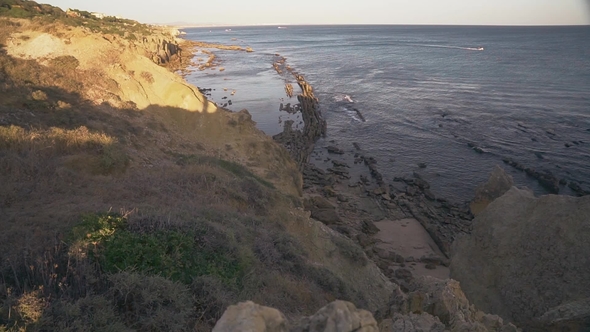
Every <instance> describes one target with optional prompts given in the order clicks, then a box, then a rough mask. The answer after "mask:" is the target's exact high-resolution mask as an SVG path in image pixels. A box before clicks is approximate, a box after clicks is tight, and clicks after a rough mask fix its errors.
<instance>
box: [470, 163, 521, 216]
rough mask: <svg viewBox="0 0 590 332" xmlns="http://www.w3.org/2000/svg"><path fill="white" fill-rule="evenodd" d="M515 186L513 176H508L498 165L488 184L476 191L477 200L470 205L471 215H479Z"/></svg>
mask: <svg viewBox="0 0 590 332" xmlns="http://www.w3.org/2000/svg"><path fill="white" fill-rule="evenodd" d="M513 185H514V181H513V180H512V176H510V175H508V174H506V172H504V170H503V169H502V167H500V166H497V165H496V167H495V168H494V170H493V171H492V174H490V178H489V179H488V182H486V183H484V184H482V185H481V186H479V187H478V188H477V189H476V191H475V198H474V199H473V201H472V202H471V204H470V208H471V213H473V214H474V215H477V214H478V213H480V212H481V211H482V210H483V209H485V208H486V207H487V206H488V205H489V204H490V203H491V202H492V201H493V200H495V199H496V198H498V197H500V196H502V195H504V194H505V193H506V192H507V191H508V190H510V188H512V186H513Z"/></svg>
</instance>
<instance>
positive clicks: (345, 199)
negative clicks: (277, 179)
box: [204, 43, 473, 285]
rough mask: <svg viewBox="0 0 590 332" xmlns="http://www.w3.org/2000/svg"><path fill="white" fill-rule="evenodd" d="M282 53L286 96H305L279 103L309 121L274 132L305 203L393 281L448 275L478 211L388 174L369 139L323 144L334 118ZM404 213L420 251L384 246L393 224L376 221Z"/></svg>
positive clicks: (417, 180) (278, 63)
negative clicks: (365, 144)
mask: <svg viewBox="0 0 590 332" xmlns="http://www.w3.org/2000/svg"><path fill="white" fill-rule="evenodd" d="M204 45H207V44H206V43H205V44H204ZM275 59H276V60H275V61H274V63H273V64H272V67H273V68H274V69H275V71H276V73H277V75H279V77H281V78H283V79H284V82H285V92H284V93H285V95H286V96H289V94H290V93H292V94H295V95H297V98H298V101H299V104H297V105H292V106H291V105H287V106H284V105H283V104H281V107H280V109H281V110H282V111H285V112H288V113H300V114H301V115H302V119H303V122H304V127H303V128H299V129H294V128H293V127H292V126H293V121H291V120H288V121H285V123H284V128H283V132H281V133H279V134H277V135H274V136H273V139H274V140H275V141H276V142H278V143H280V144H281V145H283V146H284V147H285V148H286V149H287V151H289V153H290V155H291V157H292V158H293V160H295V161H296V163H297V164H298V166H299V169H300V171H301V172H302V175H303V181H304V185H303V189H304V191H303V193H304V195H303V198H304V205H305V208H306V210H309V211H310V212H311V216H312V217H313V218H316V219H317V220H319V221H321V222H323V223H325V224H326V225H327V226H329V227H330V228H332V229H334V230H336V231H338V232H339V233H341V234H343V235H345V236H347V237H348V238H350V239H351V240H353V241H354V242H356V243H357V244H358V245H360V246H361V247H362V248H363V250H364V251H365V253H366V254H367V255H368V256H369V257H371V259H373V260H374V261H375V263H376V264H377V265H378V266H379V267H380V268H381V270H382V272H383V273H384V274H385V275H387V276H388V277H389V278H390V279H391V280H392V281H393V282H396V283H401V284H403V285H409V282H411V280H413V279H414V277H419V276H423V275H432V276H438V277H442V276H446V277H448V274H449V272H448V264H449V261H448V258H449V257H450V247H451V244H452V242H453V241H454V239H455V238H456V236H458V235H459V234H463V233H469V231H470V221H471V220H472V219H473V215H472V214H471V212H470V211H469V207H468V206H467V205H466V204H462V205H457V204H453V203H449V202H447V201H446V200H445V199H444V198H440V197H439V198H437V197H434V195H433V194H432V192H430V190H429V188H430V185H429V184H428V183H427V182H426V181H425V180H424V179H423V178H422V177H421V176H420V174H419V173H416V172H415V173H414V176H413V178H395V179H384V177H383V176H382V174H381V173H380V172H379V166H378V161H377V160H376V159H375V158H373V157H371V156H368V155H365V152H363V150H362V148H361V146H362V142H360V144H359V143H355V144H354V146H352V147H339V144H338V142H336V141H330V142H331V145H330V146H328V147H327V148H326V149H325V148H318V147H316V146H315V143H316V141H317V140H318V139H320V138H321V137H325V134H326V128H327V126H329V124H327V123H326V121H325V120H324V119H323V116H322V114H321V109H320V106H319V101H318V99H317V98H316V96H315V94H314V92H313V88H312V87H311V86H310V85H309V83H307V82H306V81H305V78H304V77H303V75H301V74H300V73H299V72H297V71H296V69H294V68H292V67H290V66H289V64H288V63H287V61H286V59H285V58H284V57H282V56H281V55H280V54H275ZM227 66H229V67H231V64H226V67H227ZM285 75H286V76H285ZM290 78H291V79H292V78H294V79H295V81H296V82H297V85H298V88H299V89H298V91H295V92H294V91H293V89H292V86H291V84H290V83H288V82H289V81H290ZM314 160H322V161H330V162H331V163H332V165H333V167H328V168H322V167H318V166H316V165H315V164H314ZM402 220H406V221H407V222H408V223H407V224H406V223H404V225H403V226H402V227H401V228H400V230H401V232H402V233H403V232H404V231H405V230H406V229H407V230H409V232H413V233H412V234H416V232H418V233H420V234H421V232H424V234H425V235H423V236H421V237H419V240H418V241H420V242H419V243H411V242H408V241H405V242H402V243H397V244H398V245H399V246H402V247H418V248H420V249H418V250H417V251H416V252H414V253H413V254H414V255H417V254H419V256H418V257H413V256H411V253H410V254H407V253H404V252H403V250H402V251H400V253H402V254H406V256H405V257H404V256H402V255H400V254H399V253H398V252H396V251H395V250H385V252H384V249H383V248H384V246H385V247H387V245H386V244H384V243H385V242H386V241H384V239H385V240H387V237H388V236H387V235H384V234H386V233H387V231H380V229H379V227H378V226H376V225H377V224H378V225H379V226H381V227H384V228H387V227H389V226H388V225H389V224H396V223H399V222H400V221H402ZM414 223H415V224H414ZM408 226H409V227H408ZM406 227H408V228H406ZM414 239H416V237H414ZM436 269H438V270H436ZM435 270H436V271H435ZM396 271H398V272H396ZM400 271H402V272H400ZM414 274H415V275H414ZM400 275H403V279H400V278H399V276H400ZM396 276H397V277H396Z"/></svg>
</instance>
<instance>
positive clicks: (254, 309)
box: [213, 301, 288, 332]
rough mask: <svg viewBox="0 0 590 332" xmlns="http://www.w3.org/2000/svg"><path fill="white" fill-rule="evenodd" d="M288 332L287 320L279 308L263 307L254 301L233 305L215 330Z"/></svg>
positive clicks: (218, 331)
mask: <svg viewBox="0 0 590 332" xmlns="http://www.w3.org/2000/svg"><path fill="white" fill-rule="evenodd" d="M229 331H232V332H233V331H236V332H237V331H243V332H286V331H288V330H287V321H286V319H285V316H284V315H283V314H282V313H281V312H280V311H278V310H277V309H273V308H269V307H263V306H261V305H258V304H256V303H254V302H251V301H248V302H242V303H239V304H237V305H232V306H230V307H229V308H227V310H225V312H224V313H223V316H221V318H220V319H219V321H218V322H217V324H215V327H214V328H213V332H229Z"/></svg>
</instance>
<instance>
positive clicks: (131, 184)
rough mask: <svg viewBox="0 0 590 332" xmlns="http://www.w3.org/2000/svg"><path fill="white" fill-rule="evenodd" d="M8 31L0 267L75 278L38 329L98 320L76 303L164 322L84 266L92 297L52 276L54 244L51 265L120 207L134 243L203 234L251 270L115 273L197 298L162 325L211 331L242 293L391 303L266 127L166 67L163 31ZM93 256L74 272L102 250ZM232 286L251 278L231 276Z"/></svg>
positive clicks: (290, 310) (0, 68)
mask: <svg viewBox="0 0 590 332" xmlns="http://www.w3.org/2000/svg"><path fill="white" fill-rule="evenodd" d="M0 24H8V25H9V26H10V27H11V29H10V30H2V31H0V44H1V45H4V46H5V47H2V49H1V50H0V97H2V98H0V101H1V105H0V135H2V136H1V137H2V140H0V155H2V159H1V160H0V167H1V168H2V170H3V172H1V173H0V182H1V183H2V184H3V186H2V187H1V188H0V217H1V218H0V228H1V229H2V230H3V232H1V233H0V252H2V255H3V256H2V259H1V260H0V270H1V271H2V273H4V271H13V270H11V269H14V271H15V272H14V271H13V272H14V273H17V274H18V275H19V276H20V275H21V274H22V278H25V279H27V283H28V284H30V285H33V286H32V287H37V288H39V287H41V288H43V286H46V285H44V284H43V283H44V282H45V281H46V280H53V279H51V278H59V279H60V280H68V281H67V285H66V284H64V286H63V287H62V289H65V290H66V291H67V292H68V294H70V295H71V294H74V293H75V294H74V295H72V297H69V298H67V299H66V298H65V297H61V295H60V294H62V293H59V292H62V290H54V289H49V288H48V287H44V288H43V289H44V290H47V294H45V293H43V292H36V293H34V294H35V295H34V296H38V299H39V301H45V302H43V303H45V304H46V306H48V307H50V308H52V309H51V310H46V311H45V312H44V313H39V316H40V317H42V316H44V315H45V317H44V319H43V320H40V321H39V322H38V323H37V324H38V326H43V328H45V329H48V330H52V329H53V330H59V329H62V328H66V327H69V326H70V325H68V324H74V325H76V324H77V325H76V326H86V327H87V328H90V327H91V326H93V324H96V322H94V321H93V320H92V318H89V317H84V315H83V313H81V312H78V313H79V314H80V315H81V316H80V315H78V316H76V317H71V316H68V315H66V314H64V312H62V311H60V310H61V309H60V308H64V306H65V307H67V306H70V305H74V306H77V305H78V303H80V305H85V306H88V307H89V308H92V309H91V310H99V311H100V310H102V309H104V310H105V312H107V313H108V314H109V315H110V316H109V317H110V318H109V319H108V322H106V323H105V324H107V325H108V324H111V325H112V326H118V327H121V326H124V325H125V324H128V325H129V326H131V325H133V324H136V323H138V322H139V321H142V322H153V320H150V319H147V320H146V319H142V318H141V317H138V316H133V315H128V314H129V312H127V311H125V310H126V309H127V308H122V307H117V306H116V303H117V302H116V294H118V293H116V292H115V291H114V290H113V289H110V288H109V287H111V285H110V284H109V285H102V284H101V285H97V284H89V283H86V282H85V281H83V280H98V279H100V278H103V277H104V276H102V275H100V271H98V272H97V271H94V272H93V271H89V270H84V271H81V270H80V271H76V275H80V276H83V277H82V279H83V280H82V281H81V282H80V283H79V284H76V287H77V288H76V290H78V289H82V290H83V292H84V294H86V293H85V292H88V293H92V294H96V297H92V299H83V298H81V297H80V296H81V295H80V294H81V293H76V292H75V291H74V290H72V288H68V287H70V285H71V283H70V281H71V280H70V279H68V278H70V277H72V275H63V273H70V272H71V270H69V271H65V272H64V271H61V270H60V271H53V272H55V273H53V272H51V275H49V276H48V275H43V273H44V272H45V270H43V269H41V268H40V266H41V265H42V264H44V262H43V259H41V257H46V256H44V255H47V252H46V248H58V249H55V251H51V253H50V254H51V255H53V256H51V257H52V258H51V259H53V260H54V261H55V262H59V264H57V263H56V265H52V266H59V267H61V266H62V264H61V262H62V261H66V262H67V261H68V259H69V258H70V256H68V255H70V254H71V252H70V251H68V249H67V246H69V245H70V243H67V244H66V243H65V242H63V241H61V240H58V239H60V236H61V237H62V238H64V237H67V234H70V233H71V231H72V228H73V227H75V226H76V225H78V224H79V223H80V216H81V215H84V214H86V213H91V214H92V213H94V214H100V213H102V212H108V211H121V212H122V214H123V215H125V218H127V219H126V223H127V225H129V226H128V227H127V226H126V228H125V229H122V230H120V231H121V232H127V233H128V234H133V236H156V235H159V234H162V233H164V234H178V233H179V230H182V232H186V230H187V229H188V230H190V231H191V232H197V233H199V234H201V233H202V232H205V231H206V232H207V234H208V235H207V236H206V237H204V240H202V242H199V241H201V239H199V240H195V243H194V244H193V243H190V245H198V246H201V247H207V248H209V247H211V248H214V250H213V249H212V251H213V252H214V253H215V254H216V255H225V256H230V257H231V258H232V259H234V260H236V261H239V262H241V263H243V264H236V266H234V265H231V266H230V267H229V268H228V269H230V270H231V271H223V270H222V271H216V272H218V274H219V275H215V273H213V274H208V275H204V276H203V275H199V276H195V281H194V282H193V283H190V284H189V285H187V284H181V283H179V282H178V281H177V280H168V279H166V278H163V277H159V276H153V275H150V273H149V271H148V272H146V271H136V272H131V273H127V272H125V273H121V274H116V275H115V276H113V278H115V279H116V278H120V279H117V280H123V281H124V284H125V285H131V284H132V283H131V280H135V281H137V280H143V281H141V283H142V284H150V285H152V286H154V287H155V288H154V289H159V290H158V291H161V289H162V288H161V287H164V288H165V287H168V286H170V287H172V286H171V285H174V287H172V288H174V289H182V292H181V293H183V294H194V296H195V298H198V299H200V300H199V301H201V302H202V303H201V302H198V303H196V304H193V306H192V307H188V308H187V307H186V303H190V301H187V300H186V298H185V297H178V299H176V298H174V299H171V300H168V299H166V300H164V297H160V298H158V299H157V300H156V301H160V300H162V301H167V302H166V303H168V304H165V305H163V307H173V308H184V309H182V312H183V313H182V317H184V318H182V319H184V320H180V321H175V322H172V319H171V320H170V321H168V320H162V321H159V322H157V326H158V328H157V329H159V330H168V329H169V328H170V326H173V325H174V326H179V325H182V326H184V327H185V328H188V327H187V326H188V325H190V324H192V325H194V322H195V321H198V324H199V328H201V329H204V330H207V329H210V328H211V327H212V326H211V324H212V323H215V320H216V319H218V318H219V316H220V315H221V313H222V309H224V308H225V306H227V305H229V304H231V303H235V302H237V301H240V300H245V299H252V300H256V301H257V302H260V303H263V304H267V305H273V306H277V307H279V308H280V309H281V310H283V312H285V313H286V314H289V315H296V314H299V315H302V314H311V313H312V311H311V310H315V309H316V308H318V307H321V306H322V305H325V304H327V303H329V302H330V301H333V300H335V299H337V298H340V299H347V300H350V301H353V302H354V303H355V304H357V305H358V306H360V307H362V308H364V309H368V310H372V311H377V310H380V309H382V308H385V307H386V305H387V303H388V301H389V296H390V294H391V292H392V290H393V289H394V287H393V285H392V283H391V282H390V281H389V280H388V279H387V278H386V277H385V276H384V275H383V274H382V273H381V271H380V270H379V268H377V267H376V266H375V264H374V263H372V262H371V261H370V260H369V259H368V258H367V257H366V255H365V253H364V252H363V251H362V249H361V248H359V247H358V246H357V245H356V244H355V243H353V242H352V241H351V240H350V239H348V238H346V237H345V236H343V235H341V234H339V233H337V232H335V231H334V230H332V229H330V228H328V227H326V226H325V225H324V224H322V223H320V222H318V221H316V220H314V219H312V218H310V213H309V212H306V211H304V210H303V208H302V203H301V198H300V197H301V190H302V189H301V188H302V179H301V174H300V172H299V170H298V167H297V164H296V163H295V162H294V161H293V160H292V159H291V158H290V156H289V153H288V152H287V151H286V150H285V149H284V148H283V147H281V146H280V145H279V144H278V143H276V142H274V141H273V140H272V138H270V137H268V136H266V135H264V133H262V132H261V131H260V130H258V129H257V128H256V126H255V123H254V122H253V121H252V119H251V117H250V114H249V113H248V112H247V111H245V110H244V111H241V112H237V113H233V112H229V111H227V110H224V109H223V108H220V107H217V106H216V105H215V104H213V103H211V102H209V101H208V100H207V99H206V98H204V96H203V95H202V94H201V93H200V92H199V91H198V90H197V89H196V88H195V87H192V86H190V85H188V84H187V83H186V82H184V81H183V80H182V79H181V78H180V77H178V76H177V75H175V74H173V73H171V72H170V71H169V70H168V69H166V68H163V67H161V66H158V65H157V63H158V62H160V61H158V60H155V59H154V58H153V57H152V56H151V55H150V54H152V55H153V54H154V53H153V50H154V45H160V46H157V47H155V50H156V51H158V47H160V48H159V50H160V51H163V52H164V53H166V56H169V54H171V53H172V50H171V48H170V46H163V47H162V46H161V45H162V44H161V43H162V41H163V40H167V39H159V37H157V38H155V39H154V40H149V39H148V40H147V41H143V40H142V39H138V40H133V41H130V40H128V39H124V38H121V37H119V36H114V35H102V34H96V33H91V32H89V31H87V30H86V29H84V28H77V27H64V26H61V25H60V24H56V25H55V26H50V27H46V28H43V29H41V28H39V26H36V25H34V22H29V21H26V20H20V21H18V22H15V21H9V22H8V23H6V22H5V21H2V20H1V18H0ZM5 36H7V37H6V42H5V41H4V40H3V39H2V38H4V37H5ZM144 43H145V44H144ZM164 53H163V54H161V55H162V56H163V55H164ZM158 56H159V55H158ZM56 234H58V235H56ZM154 234H155V235H154ZM183 234H184V233H183ZM31 239H34V240H31ZM55 241H59V242H55ZM56 243H57V246H55V247H52V246H54V245H56ZM162 245H164V246H166V245H168V244H166V243H164V244H162ZM64 246H65V247H64ZM136 247H137V246H131V245H130V246H127V248H136ZM64 248H65V249H64ZM23 252H26V253H27V255H26V256H24V255H23ZM125 255H126V256H127V255H133V254H131V253H128V254H125ZM83 256H84V257H81V258H80V257H79V258H80V260H78V263H79V264H78V265H77V266H83V264H82V263H80V262H82V261H83V260H84V259H86V260H87V259H89V257H90V255H86V254H84V255H83ZM225 256H224V257H225ZM224 257H221V258H224ZM5 258H6V259H5ZM7 259H10V262H11V264H8V263H6V262H8V260H7ZM76 259H78V258H76ZM29 263H30V264H29ZM178 264H179V265H181V266H184V265H183V264H184V262H178ZM64 266H65V265H64ZM13 267H14V268H13ZM31 269H32V270H31ZM236 269H243V270H242V271H238V272H239V273H241V274H240V278H239V281H235V279H236V278H234V279H231V280H229V281H228V279H230V278H229V277H227V274H228V273H229V274H230V275H233V273H237V272H236V271H235V270H236ZM214 272H215V271H214ZM14 273H13V274H14ZM94 273H99V275H95V274H94ZM72 278H73V277H72ZM101 280H102V279H101ZM51 282H53V281H51ZM76 282H77V281H76ZM232 282H234V283H237V284H239V287H230V286H228V285H227V284H228V283H232ZM9 287H13V289H15V291H14V292H12V293H11V295H10V296H12V297H11V300H10V301H12V299H13V298H14V299H20V298H21V297H25V296H28V295H29V294H28V293H27V292H28V289H24V288H23V289H20V288H19V287H18V285H16V283H14V282H13V281H4V280H2V281H0V300H2V301H0V303H2V305H3V304H4V303H8V302H7V301H8V300H7V301H4V300H6V299H8V296H9V295H8V294H6V293H4V292H3V291H4V290H6V289H8V288H9ZM134 287H135V286H134ZM140 288H141V287H140ZM136 290H138V289H137V288H134V291H136ZM54 291H55V293H53V292H54ZM37 294H38V295H37ZM113 296H114V297H115V299H113V298H112V297H113ZM54 299H60V300H54ZM61 299H63V300H61ZM105 299H106V300H105ZM138 299H139V298H138ZM180 300H182V301H180ZM15 301H16V300H15ZM85 301H89V302H85ZM170 301H171V302H170ZM175 301H177V302H175ZM169 302H170V303H173V304H170V303H169ZM11 303H12V302H11ZM84 303H86V304H84ZM88 303H90V304H88ZM105 308H106V309H105ZM137 308H142V304H139V303H137ZM4 309H5V308H4V307H1V308H0V318H4V313H5V312H8V309H6V311H4ZM54 309H55V310H54ZM11 310H12V309H11ZM101 312H102V311H101ZM187 312H190V314H186V313H187ZM135 313H137V312H135ZM134 315H135V314H134ZM66 316H67V317H66ZM132 316H133V317H135V318H130V317H132ZM23 317H24V316H23ZM19 319H20V318H19ZM23 319H24V318H23ZM16 323H18V322H16ZM16 323H15V324H16ZM24 323H25V321H24V320H23V324H24ZM102 323H104V322H101V324H102ZM169 323H170V324H169ZM43 324H46V325H43ZM52 324H54V325H52ZM60 324H61V325H60ZM80 324H81V325H80ZM85 324H86V325H85ZM142 324H143V323H142ZM101 326H102V325H101ZM109 326H110V325H109ZM134 326H135V325H134ZM190 328H192V326H191V327H190ZM146 329H149V328H147V327H146Z"/></svg>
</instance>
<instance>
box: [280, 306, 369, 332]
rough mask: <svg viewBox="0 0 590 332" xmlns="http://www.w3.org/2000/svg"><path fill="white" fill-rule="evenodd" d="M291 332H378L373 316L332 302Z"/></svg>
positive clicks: (364, 311) (352, 307)
mask: <svg viewBox="0 0 590 332" xmlns="http://www.w3.org/2000/svg"><path fill="white" fill-rule="evenodd" d="M291 331H293V332H352V331H355V332H378V331H379V327H378V325H377V321H375V318H373V315H372V314H371V313H370V312H368V311H366V310H362V309H357V308H356V307H355V306H354V304H352V303H350V302H345V301H334V302H332V303H330V304H328V305H327V306H325V307H323V308H322V309H320V310H319V311H318V312H317V313H316V314H315V315H313V316H311V317H306V318H304V319H302V320H301V321H300V322H299V323H298V324H297V325H296V327H295V328H293V329H292V330H291Z"/></svg>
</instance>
